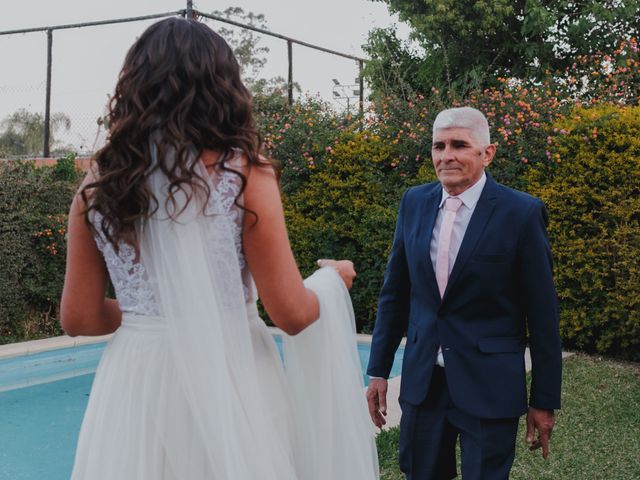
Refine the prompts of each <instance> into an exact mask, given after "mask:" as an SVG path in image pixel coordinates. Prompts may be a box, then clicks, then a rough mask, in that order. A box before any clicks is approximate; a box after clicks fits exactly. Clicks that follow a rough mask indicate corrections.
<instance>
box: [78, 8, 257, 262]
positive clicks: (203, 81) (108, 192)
mask: <svg viewBox="0 0 640 480" xmlns="http://www.w3.org/2000/svg"><path fill="white" fill-rule="evenodd" d="M108 120H109V138H108V140H107V143H106V145H105V146H104V147H103V148H102V149H101V150H100V151H98V153H97V154H96V155H95V158H94V160H95V164H96V165H97V169H98V174H97V178H96V179H95V181H94V182H93V183H89V184H87V185H86V186H85V187H84V188H83V189H82V191H81V194H82V197H83V199H84V201H85V204H86V205H87V208H86V211H85V218H86V220H87V222H88V224H89V226H90V227H91V228H92V230H93V231H94V232H96V231H97V228H96V227H95V226H94V225H93V224H92V223H91V222H90V221H89V216H90V212H91V211H92V210H95V211H97V212H99V213H100V214H101V215H102V222H101V224H100V226H99V229H100V230H101V231H102V232H103V234H104V235H105V237H106V239H107V240H108V241H109V242H110V243H112V244H113V245H114V247H115V248H116V249H117V248H118V243H119V241H121V240H122V241H125V242H127V243H132V244H136V243H137V242H136V234H135V228H136V224H137V223H138V222H140V221H144V220H145V219H146V218H148V217H149V216H150V215H152V214H153V213H154V212H155V211H156V210H157V208H158V204H157V200H156V199H155V197H154V196H153V194H152V193H151V191H150V190H149V188H148V187H147V186H146V180H147V178H148V176H149V174H150V173H151V171H152V170H153V169H155V168H160V169H161V170H162V171H163V173H164V174H165V175H166V176H167V177H168V179H169V182H170V189H169V200H171V201H173V192H176V191H178V190H182V191H185V192H186V191H191V190H190V189H185V186H196V187H201V188H202V189H203V190H204V191H205V193H206V196H207V198H208V196H209V195H210V191H209V190H210V189H209V187H208V183H207V181H206V179H205V178H203V177H202V175H200V174H198V173H197V171H196V168H197V164H196V162H194V159H197V158H199V157H200V156H201V155H202V153H203V151H204V150H214V151H217V152H220V156H219V160H218V161H217V162H216V167H217V168H222V169H225V170H231V171H233V172H235V173H237V174H238V175H239V176H240V177H241V180H242V185H241V190H240V194H242V192H243V190H244V188H245V186H246V177H245V176H244V175H243V174H242V173H240V172H237V171H236V170H233V169H231V168H229V167H227V166H226V162H227V161H229V160H230V159H231V158H232V157H233V155H234V154H233V150H234V149H239V150H241V151H242V152H243V154H244V155H245V157H246V159H247V163H248V165H249V167H251V166H252V165H264V164H265V163H267V162H266V161H265V160H264V159H262V158H261V157H260V154H259V150H260V144H261V139H260V135H259V133H258V132H257V130H256V127H255V123H254V119H253V114H252V99H251V94H250V93H249V91H248V90H247V89H246V87H245V86H244V84H243V83H242V80H241V79H240V67H239V65H238V62H237V60H236V58H235V56H234V55H233V52H232V50H231V48H230V47H229V45H228V44H227V43H226V42H225V41H224V39H223V38H222V37H220V36H219V35H218V34H216V33H215V32H213V30H211V29H210V28H209V27H208V26H206V25H205V24H203V23H200V22H198V21H195V20H187V19H182V18H168V19H165V20H162V21H160V22H157V23H155V24H153V25H151V26H150V27H149V28H148V29H147V30H146V31H145V32H144V33H143V34H142V35H141V36H140V38H139V39H138V40H137V41H136V42H135V43H134V44H133V46H132V47H131V48H130V50H129V52H128V53H127V56H126V58H125V61H124V65H123V67H122V71H121V72H120V76H119V79H118V83H117V85H116V89H115V94H114V96H113V98H112V99H111V102H110V104H109V116H108ZM154 143H155V147H156V148H157V149H158V153H157V158H158V165H153V166H152V160H151V158H152V157H151V149H152V148H153V144H154ZM167 152H175V160H172V161H170V162H167V161H165V157H166V153H167ZM88 197H90V201H88V200H87V198H88ZM188 198H191V196H189V197H188ZM236 201H237V199H236Z"/></svg>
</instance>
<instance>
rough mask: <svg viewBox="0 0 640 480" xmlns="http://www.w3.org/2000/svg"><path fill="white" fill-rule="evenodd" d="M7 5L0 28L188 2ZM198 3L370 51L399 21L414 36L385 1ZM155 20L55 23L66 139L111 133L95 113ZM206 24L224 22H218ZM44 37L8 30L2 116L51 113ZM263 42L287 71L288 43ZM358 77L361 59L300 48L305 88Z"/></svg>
mask: <svg viewBox="0 0 640 480" xmlns="http://www.w3.org/2000/svg"><path fill="white" fill-rule="evenodd" d="M0 3H2V4H3V5H2V10H1V11H2V15H1V16H0V31H4V30H12V29H20V28H30V27H41V26H49V25H61V24H70V23H79V22H87V21H96V20H104V19H114V18H125V17H135V16H140V15H148V14H152V13H163V12H170V11H176V10H180V9H182V8H185V6H186V1H185V0H109V1H104V0H55V1H52V0H22V1H20V2H15V1H12V0H0ZM194 6H195V8H197V9H198V10H200V11H203V12H209V13H211V12H213V11H215V10H218V11H223V10H225V9H226V8H227V7H229V6H234V7H240V8H242V9H244V10H245V12H249V11H250V12H253V13H256V14H258V13H262V14H264V15H265V17H266V22H267V26H268V28H269V29H270V30H271V31H273V32H277V33H280V34H283V35H286V36H289V37H292V38H295V39H298V40H302V41H305V42H309V43H313V44H317V45H321V46H323V47H326V48H329V49H332V50H337V51H340V52H344V53H348V54H352V55H356V56H363V57H364V56H365V55H364V52H363V51H362V48H361V45H362V44H363V43H365V42H366V39H367V34H368V32H369V31H370V30H371V29H373V28H375V27H387V26H390V25H392V24H397V25H398V30H399V32H400V34H401V35H402V36H406V35H407V34H408V28H407V27H406V26H405V25H403V24H401V23H400V22H399V21H398V19H397V17H395V16H392V15H391V14H390V13H389V12H388V10H387V7H386V4H384V3H381V2H374V1H371V0H322V1H317V0H235V1H233V2H228V1H219V0H195V1H194ZM25 12H28V14H25ZM151 23H153V21H141V22H135V23H128V24H119V25H108V26H99V27H88V28H82V29H69V30H58V31H54V33H53V49H52V51H53V69H52V101H51V102H52V105H51V110H52V112H64V113H66V114H67V115H68V116H69V117H70V118H71V121H72V128H71V131H70V132H69V133H67V134H64V135H63V140H64V141H65V142H67V143H69V144H72V145H74V146H76V147H77V148H79V149H81V150H85V151H92V150H93V149H95V148H96V147H97V146H100V145H99V144H100V142H102V141H104V132H100V130H99V127H98V125H97V124H96V119H97V118H98V117H99V116H100V115H101V114H103V113H104V111H105V105H106V102H107V100H108V94H110V93H111V92H112V91H113V88H114V86H115V82H116V79H117V75H118V71H119V70H120V67H121V65H122V61H123V59H124V56H125V54H126V51H127V49H128V48H129V47H130V46H131V44H132V43H133V42H134V40H135V38H136V37H137V36H139V35H140V34H141V33H142V31H144V29H145V28H146V27H147V26H148V25H150V24H151ZM207 23H208V24H209V25H210V26H211V27H212V28H213V29H214V30H215V29H216V23H215V22H213V21H208V22H207ZM232 28H233V27H232ZM46 45H47V42H46V34H45V33H44V32H38V33H28V34H19V35H9V36H0V65H1V66H2V68H1V69H0V120H1V119H3V118H5V117H6V116H7V115H8V114H10V113H12V112H14V111H16V110H18V109H20V108H25V109H27V110H29V111H33V112H44V98H45V89H46V88H45V86H46ZM261 45H262V46H266V47H268V48H269V49H270V53H269V54H268V55H267V64H266V66H265V68H264V70H263V72H262V75H261V76H264V77H266V78H270V77H273V76H282V77H285V78H286V76H287V46H286V42H284V41H283V40H279V39H274V38H270V37H265V36H262V37H261ZM357 75H358V68H357V65H356V62H355V61H353V60H349V59H345V58H341V57H335V56H332V55H329V54H326V53H322V52H318V51H315V50H311V49H308V48H305V47H302V46H297V45H294V47H293V76H294V81H296V82H297V83H299V84H300V86H301V87H302V90H303V91H304V92H305V93H307V94H310V95H319V96H320V97H322V98H324V99H327V100H330V99H331V98H332V89H333V81H332V79H334V78H335V79H337V80H338V81H339V82H340V83H341V84H353V83H355V79H356V77H357ZM352 105H353V101H352ZM344 107H345V102H344V100H343V101H340V102H338V103H337V104H336V108H344Z"/></svg>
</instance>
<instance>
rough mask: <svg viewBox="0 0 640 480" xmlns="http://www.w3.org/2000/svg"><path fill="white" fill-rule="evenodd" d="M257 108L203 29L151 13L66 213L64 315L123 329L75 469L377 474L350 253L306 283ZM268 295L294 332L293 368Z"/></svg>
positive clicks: (86, 472)
mask: <svg viewBox="0 0 640 480" xmlns="http://www.w3.org/2000/svg"><path fill="white" fill-rule="evenodd" d="M251 108H252V105H251V97H250V94H249V93H248V91H247V90H246V88H245V87H244V85H243V84H242V82H241V80H240V75H239V67H238V63H237V61H236V59H235V58H234V56H233V53H232V51H231V49H230V48H229V46H228V45H227V44H226V43H225V42H224V40H223V39H222V38H221V37H219V36H218V35H217V34H215V33H214V32H213V31H212V30H211V29H209V28H208V27H207V26H206V25H204V24H201V23H198V22H196V21H192V20H183V19H180V18H170V19H166V20H163V21H161V22H158V23H156V24H154V25H152V26H151V27H150V28H148V29H147V30H146V31H145V32H144V33H143V34H142V36H141V37H140V38H139V39H138V40H137V41H136V42H135V43H134V45H133V46H132V47H131V49H130V50H129V52H128V54H127V56H126V59H125V62H124V66H123V68H122V71H121V73H120V76H119V80H118V83H117V86H116V90H115V95H114V97H113V100H112V102H111V106H110V115H109V128H110V135H109V140H108V142H107V145H106V146H105V147H104V148H103V149H102V150H100V151H99V152H98V153H97V154H96V157H95V162H94V163H95V165H94V168H93V170H92V171H91V172H90V173H89V174H88V175H87V178H86V179H85V181H84V183H83V185H82V186H81V188H80V191H79V193H78V195H76V197H75V199H74V201H73V204H72V206H71V212H70V215H69V239H68V256H67V273H66V278H65V286H64V293H63V298H62V306H61V319H62V320H61V321H62V326H63V328H64V329H65V331H66V332H67V333H68V334H69V335H103V334H107V333H112V332H115V333H114V335H113V336H112V337H111V339H110V341H109V343H108V345H107V347H106V349H105V352H104V354H103V357H102V359H101V362H100V365H99V367H98V370H97V372H96V377H95V380H94V384H93V388H92V391H91V396H90V399H89V404H88V406H87V411H86V414H85V418H84V421H83V424H82V428H81V432H80V436H79V440H78V447H77V452H76V459H75V464H74V468H73V473H72V479H76V480H78V479H87V480H100V479H114V478H118V479H124V480H127V479H132V480H133V479H135V480H178V479H180V480H182V479H186V480H198V479H230V480H254V479H267V480H269V479H272V480H287V479H291V480H293V479H300V480H320V479H323V480H324V479H332V480H340V479H345V480H347V479H349V480H369V479H376V478H378V466H377V457H376V450H375V441H374V433H373V430H372V427H371V426H370V423H369V421H368V413H367V407H366V404H365V400H364V396H363V391H362V389H363V385H362V377H361V373H360V370H359V361H358V355H357V351H356V346H355V326H354V319H353V310H352V307H351V302H350V299H349V295H348V291H347V288H350V286H351V283H352V281H353V278H354V277H355V271H354V270H353V265H352V264H351V262H349V261H347V260H343V261H334V260H324V261H320V263H321V265H320V266H321V267H323V268H320V269H319V270H317V271H316V272H315V273H314V274H313V275H312V276H311V277H309V278H308V279H306V280H304V281H303V280H302V278H301V276H300V273H299V272H298V269H297V266H296V263H295V260H294V258H293V255H292V252H291V248H290V246H289V241H288V238H287V232H286V228H285V223H284V216H283V211H282V205H281V201H280V195H279V189H278V180H277V174H276V172H275V170H274V168H273V167H272V165H271V163H270V162H269V161H267V160H266V159H264V158H263V157H261V156H260V155H259V147H260V138H259V135H258V134H257V132H256V129H255V126H254V122H253V118H252V114H251ZM108 276H109V277H110V278H111V283H112V284H113V286H114V288H115V292H116V296H117V301H116V300H111V299H106V298H104V295H105V290H106V287H107V277H108ZM258 293H259V295H260V299H261V300H262V303H263V305H264V307H265V309H266V311H267V312H268V314H269V317H270V318H271V319H272V321H273V322H274V323H275V324H276V325H277V326H278V327H280V329H282V330H283V331H284V332H286V333H285V334H283V337H284V339H283V342H284V357H285V358H284V363H285V367H284V369H283V367H282V363H281V361H280V358H279V354H278V351H277V348H276V346H275V344H274V342H273V340H272V337H271V335H270V333H269V331H268V329H267V327H266V326H265V325H264V323H263V322H262V320H261V319H260V318H259V317H258V313H257V309H256V299H257V295H258Z"/></svg>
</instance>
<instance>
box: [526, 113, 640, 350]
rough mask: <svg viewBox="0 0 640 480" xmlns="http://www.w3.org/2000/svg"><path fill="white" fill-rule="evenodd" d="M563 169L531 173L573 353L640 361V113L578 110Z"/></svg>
mask: <svg viewBox="0 0 640 480" xmlns="http://www.w3.org/2000/svg"><path fill="white" fill-rule="evenodd" d="M557 127H558V128H561V129H564V130H565V131H566V132H567V134H566V135H564V136H562V137H561V138H559V140H558V142H557V144H556V145H555V146H554V147H553V151H554V156H555V155H557V156H558V161H559V163H556V164H555V165H551V164H539V165H537V166H536V167H534V169H533V170H531V171H530V172H529V173H528V185H529V190H530V192H531V193H533V194H534V195H536V196H538V197H540V198H541V199H542V200H543V201H544V202H545V204H546V205H547V208H548V211H549V219H550V224H549V236H550V240H551V245H552V248H553V253H554V257H555V262H556V266H555V277H556V283H557V289H558V296H559V299H560V307H561V315H560V319H561V332H562V337H563V340H564V343H565V345H566V346H567V347H571V348H578V349H580V350H587V351H592V352H598V353H608V354H615V355H618V356H623V357H626V358H629V359H632V360H636V361H637V360H640V267H639V265H640V191H639V188H638V185H639V182H640V107H624V108H621V107H616V106H612V105H604V106H599V107H596V108H583V107H579V108H576V109H575V110H574V111H573V112H572V114H571V115H570V116H568V118H567V119H566V120H563V121H561V122H560V123H559V124H558V125H557Z"/></svg>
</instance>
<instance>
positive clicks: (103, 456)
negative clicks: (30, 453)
mask: <svg viewBox="0 0 640 480" xmlns="http://www.w3.org/2000/svg"><path fill="white" fill-rule="evenodd" d="M247 310H248V320H249V323H250V332H251V340H252V343H253V351H254V361H255V368H256V371H257V373H258V382H259V387H260V388H259V389H258V391H259V392H260V393H261V397H262V398H261V401H262V402H264V404H265V405H268V408H266V409H265V412H266V414H267V417H268V418H267V419H266V420H267V422H268V423H269V426H270V428H271V433H272V441H273V442H274V444H277V445H279V450H281V453H282V456H281V458H282V459H281V461H280V462H279V467H278V468H279V470H281V474H282V478H299V477H298V476H297V475H296V472H295V467H294V461H293V454H292V450H291V438H292V425H291V405H290V400H289V397H288V394H287V385H286V380H285V376H284V372H283V367H282V363H281V361H280V358H279V353H278V351H277V347H276V345H275V343H274V341H273V338H272V336H271V334H270V332H269V331H268V329H267V327H266V326H265V325H264V323H263V322H262V320H261V319H260V318H259V317H258V314H257V311H256V308H255V305H249V306H248V307H247ZM170 351H171V350H170V348H168V337H167V329H166V327H165V323H164V320H163V318H161V317H150V316H134V315H125V317H124V319H123V323H122V326H121V327H120V328H119V329H118V330H117V331H116V333H115V334H114V335H113V337H112V338H111V340H110V341H109V343H108V345H107V347H106V348H105V351H104V353H103V355H102V359H101V361H100V364H99V366H98V369H97V372H96V376H95V379H94V382H93V387H92V391H91V395H90V398H89V403H88V406H87V410H86V413H85V417H84V420H83V423H82V428H81V431H80V436H79V440H78V447H77V451H76V459H75V464H74V468H73V473H72V477H71V478H72V479H73V480H100V479H105V480H106V479H110V480H111V479H119V480H129V479H131V480H133V479H136V480H185V479H188V480H198V479H203V480H204V479H212V478H224V477H226V476H227V475H228V474H227V475H225V474H222V475H220V473H221V472H224V471H225V470H223V469H220V470H217V474H216V471H215V461H212V460H211V458H212V456H214V455H215V452H211V451H210V448H211V446H208V445H202V444H201V443H202V442H200V441H198V439H199V438H201V437H200V436H198V435H195V434H194V433H195V432H197V430H198V428H200V425H199V424H198V419H197V418H193V415H191V414H190V413H189V412H190V411H191V409H190V408H189V405H186V404H184V402H186V401H187V400H185V399H186V398H188V396H184V395H182V392H180V388H181V385H183V382H181V381H180V378H178V373H177V369H176V368H174V361H173V359H172V358H171V353H170ZM192 368H194V369H206V368H207V365H193V366H192ZM219 387H220V388H227V386H224V385H220V386H219ZM221 423H224V422H221ZM223 430H224V429H223ZM232 434H233V432H228V431H227V432H225V431H221V432H220V435H232ZM238 456H239V457H241V458H245V461H249V459H250V458H252V457H253V458H255V457H256V455H255V452H238ZM212 465H213V467H212ZM212 470H214V471H212ZM227 471H228V470H227ZM234 480H235V479H234ZM247 480H249V479H247Z"/></svg>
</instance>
